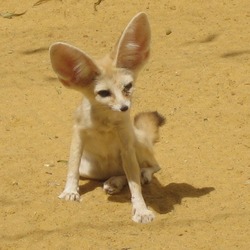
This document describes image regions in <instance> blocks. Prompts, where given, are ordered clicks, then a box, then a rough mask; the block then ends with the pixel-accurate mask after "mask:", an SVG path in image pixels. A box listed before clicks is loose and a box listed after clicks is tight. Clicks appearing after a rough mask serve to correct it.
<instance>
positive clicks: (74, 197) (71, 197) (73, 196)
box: [58, 190, 80, 201]
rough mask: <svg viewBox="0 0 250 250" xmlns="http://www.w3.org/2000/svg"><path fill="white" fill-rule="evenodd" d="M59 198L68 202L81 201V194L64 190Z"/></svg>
mask: <svg viewBox="0 0 250 250" xmlns="http://www.w3.org/2000/svg"><path fill="white" fill-rule="evenodd" d="M58 198H60V199H64V200H66V201H80V194H79V193H78V192H77V191H74V192H68V191H66V190H64V191H63V192H62V193H61V194H60V195H59V196H58Z"/></svg>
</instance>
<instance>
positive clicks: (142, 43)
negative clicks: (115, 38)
mask: <svg viewBox="0 0 250 250" xmlns="http://www.w3.org/2000/svg"><path fill="white" fill-rule="evenodd" d="M150 38H151V32H150V26H149V22H148V18H147V15H146V14H145V13H143V12H140V13H138V14H137V15H136V16H135V17H134V18H133V19H132V20H131V21H130V22H129V24H128V25H127V27H126V28H125V30H124V31H123V33H122V36H121V38H120V40H119V42H118V44H117V46H116V49H115V50H116V51H113V52H112V53H114V52H115V53H116V56H115V66H116V67H118V68H126V69H130V70H132V71H137V70H139V69H140V68H141V67H142V66H143V64H144V63H145V62H146V60H147V58H148V57H149V52H150Z"/></svg>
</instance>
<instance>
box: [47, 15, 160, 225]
mask: <svg viewBox="0 0 250 250" xmlns="http://www.w3.org/2000/svg"><path fill="white" fill-rule="evenodd" d="M149 46H150V27H149V23H148V19H147V16H146V14H145V13H138V14H137V15H136V16H135V17H134V18H133V19H132V20H131V21H130V23H129V24H128V26H127V27H126V29H125V30H124V32H123V33H122V35H121V37H120V39H119V40H118V42H117V43H116V45H115V47H114V49H113V50H112V51H111V53H110V54H108V55H107V56H105V57H104V58H102V59H100V60H94V59H92V58H91V57H90V56H89V55H87V54H86V53H85V52H83V51H81V50H79V49H77V48H75V47H73V46H71V45H68V44H66V43H60V42H59V43H55V44H53V45H52V46H51V47H50V57H51V63H52V67H53V69H54V71H55V72H56V74H57V75H58V78H59V80H60V81H61V82H62V83H63V85H65V86H66V87H69V88H72V89H76V90H78V91H80V92H81V93H82V94H83V96H84V98H83V101H82V104H81V105H80V107H79V108H78V109H77V112H76V121H75V125H74V127H73V138H72V143H71V148H70V157H69V163H68V174H67V181H66V186H65V189H64V191H63V192H62V193H61V195H60V196H59V198H61V199H65V200H79V199H80V194H79V192H78V190H79V187H78V183H79V178H80V176H81V177H84V178H89V179H97V180H104V181H105V182H104V190H105V191H106V192H107V193H108V194H115V193H118V192H119V191H120V190H121V189H122V188H123V187H124V186H125V185H127V183H128V185H129V189H130V192H131V197H132V198H131V200H132V205H133V210H132V211H133V213H132V214H133V217H132V219H133V220H134V221H135V222H140V223H147V222H150V221H152V220H153V219H154V214H153V213H152V212H151V211H150V210H148V208H147V206H146V204H145V201H144V199H143V196H142V192H141V183H148V182H150V181H151V179H152V175H153V173H155V172H156V171H158V170H159V169H160V168H159V165H158V163H157V162H156V160H155V157H154V155H153V144H154V143H155V142H156V141H157V139H158V128H159V127H160V126H161V125H162V124H163V123H164V118H163V117H162V116H161V115H159V114H158V113H157V112H146V113H140V114H138V115H137V116H136V117H135V119H134V121H131V119H130V106H131V96H132V93H133V90H134V86H135V80H136V77H137V74H138V72H139V70H140V69H141V68H142V66H143V64H144V63H145V62H146V60H147V59H148V56H149V50H150V48H149Z"/></svg>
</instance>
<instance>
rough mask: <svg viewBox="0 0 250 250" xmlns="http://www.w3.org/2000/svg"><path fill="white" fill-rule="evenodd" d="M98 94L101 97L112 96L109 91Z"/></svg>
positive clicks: (101, 91)
mask: <svg viewBox="0 0 250 250" xmlns="http://www.w3.org/2000/svg"><path fill="white" fill-rule="evenodd" d="M97 94H98V95H99V96H101V97H108V96H111V92H110V91H109V90H100V91H98V92H97Z"/></svg>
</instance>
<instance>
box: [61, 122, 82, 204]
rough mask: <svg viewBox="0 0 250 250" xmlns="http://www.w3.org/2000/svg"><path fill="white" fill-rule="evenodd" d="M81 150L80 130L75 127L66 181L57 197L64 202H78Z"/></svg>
mask: <svg viewBox="0 0 250 250" xmlns="http://www.w3.org/2000/svg"><path fill="white" fill-rule="evenodd" d="M82 150H83V139H82V135H81V130H80V129H79V128H78V127H77V126H75V127H74V130H73V136H72V142H71V147H70V157H69V163H68V174H67V181H66V185H65V188H64V191H63V192H62V193H61V194H60V195H59V196H58V197H59V198H60V199H65V200H72V201H73V200H80V194H79V192H78V190H79V187H78V185H79V184H78V183H79V166H80V161H81V156H82Z"/></svg>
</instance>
